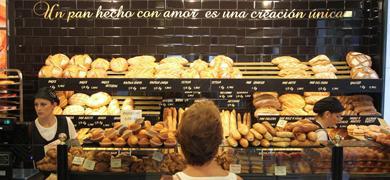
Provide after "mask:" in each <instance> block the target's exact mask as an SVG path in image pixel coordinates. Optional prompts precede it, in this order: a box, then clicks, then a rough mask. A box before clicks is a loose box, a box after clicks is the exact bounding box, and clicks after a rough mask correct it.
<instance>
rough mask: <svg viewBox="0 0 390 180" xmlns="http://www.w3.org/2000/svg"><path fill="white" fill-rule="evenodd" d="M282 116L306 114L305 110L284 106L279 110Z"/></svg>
mask: <svg viewBox="0 0 390 180" xmlns="http://www.w3.org/2000/svg"><path fill="white" fill-rule="evenodd" d="M280 115H282V116H307V115H308V114H307V112H306V111H304V110H303V109H300V108H286V109H283V111H281V112H280Z"/></svg>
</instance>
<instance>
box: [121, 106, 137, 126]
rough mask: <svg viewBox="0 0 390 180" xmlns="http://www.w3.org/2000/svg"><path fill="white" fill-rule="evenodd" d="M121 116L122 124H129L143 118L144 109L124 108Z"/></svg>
mask: <svg viewBox="0 0 390 180" xmlns="http://www.w3.org/2000/svg"><path fill="white" fill-rule="evenodd" d="M120 118H121V124H123V125H126V126H127V125H129V124H132V123H135V120H137V119H141V118H142V110H122V111H121V116H120Z"/></svg>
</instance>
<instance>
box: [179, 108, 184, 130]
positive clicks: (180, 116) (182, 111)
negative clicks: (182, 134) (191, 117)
mask: <svg viewBox="0 0 390 180" xmlns="http://www.w3.org/2000/svg"><path fill="white" fill-rule="evenodd" d="M183 113H184V109H183V108H179V124H178V126H179V125H180V123H181V120H182V119H183Z"/></svg>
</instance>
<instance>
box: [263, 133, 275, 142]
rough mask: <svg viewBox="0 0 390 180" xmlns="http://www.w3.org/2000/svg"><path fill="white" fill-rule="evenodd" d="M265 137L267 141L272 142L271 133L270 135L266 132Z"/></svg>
mask: <svg viewBox="0 0 390 180" xmlns="http://www.w3.org/2000/svg"><path fill="white" fill-rule="evenodd" d="M264 137H265V139H267V140H268V141H272V138H273V137H272V135H271V133H269V132H266V133H265V134H264Z"/></svg>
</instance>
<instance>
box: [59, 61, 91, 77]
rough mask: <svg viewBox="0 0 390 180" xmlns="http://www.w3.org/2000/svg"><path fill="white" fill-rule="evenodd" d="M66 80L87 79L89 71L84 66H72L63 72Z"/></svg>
mask: <svg viewBox="0 0 390 180" xmlns="http://www.w3.org/2000/svg"><path fill="white" fill-rule="evenodd" d="M63 77H64V78H85V77H87V70H86V69H85V68H83V67H82V66H78V65H73V64H70V65H68V66H67V67H66V69H65V70H64V72H63Z"/></svg>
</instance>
